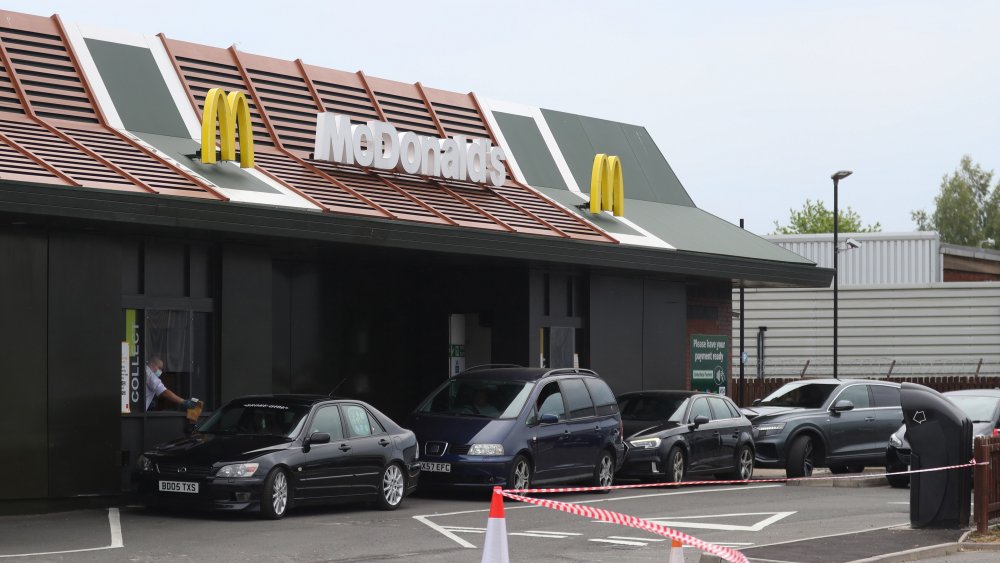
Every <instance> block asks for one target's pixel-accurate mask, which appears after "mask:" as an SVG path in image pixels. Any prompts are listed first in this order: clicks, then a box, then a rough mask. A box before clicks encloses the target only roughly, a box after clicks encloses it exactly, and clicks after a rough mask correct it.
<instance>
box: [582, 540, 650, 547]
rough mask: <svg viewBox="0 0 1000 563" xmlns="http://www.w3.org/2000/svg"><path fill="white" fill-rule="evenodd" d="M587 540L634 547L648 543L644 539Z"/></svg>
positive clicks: (644, 545)
mask: <svg viewBox="0 0 1000 563" xmlns="http://www.w3.org/2000/svg"><path fill="white" fill-rule="evenodd" d="M587 541H593V542H598V543H612V544H615V545H631V546H634V547H646V546H647V545H649V544H647V543H646V542H644V541H630V540H605V539H590V540H587Z"/></svg>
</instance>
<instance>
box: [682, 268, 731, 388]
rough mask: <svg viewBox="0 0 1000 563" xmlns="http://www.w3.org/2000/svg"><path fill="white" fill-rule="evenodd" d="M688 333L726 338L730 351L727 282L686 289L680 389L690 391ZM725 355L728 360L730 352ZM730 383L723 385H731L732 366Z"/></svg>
mask: <svg viewBox="0 0 1000 563" xmlns="http://www.w3.org/2000/svg"><path fill="white" fill-rule="evenodd" d="M692 334H717V335H720V336H728V337H730V338H729V346H730V348H732V346H733V342H732V334H733V294H732V288H731V286H730V285H729V284H728V283H719V284H703V285H696V286H695V285H692V286H688V288H687V340H686V343H685V345H684V350H685V351H686V357H685V359H684V388H685V389H690V388H691V335H692ZM726 354H727V356H729V357H730V358H731V357H732V350H726ZM728 371H729V374H728V375H729V378H730V383H728V384H727V385H726V388H727V390H731V389H732V388H733V386H732V366H730V367H729V369H728Z"/></svg>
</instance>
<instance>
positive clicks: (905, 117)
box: [4, 0, 1000, 234]
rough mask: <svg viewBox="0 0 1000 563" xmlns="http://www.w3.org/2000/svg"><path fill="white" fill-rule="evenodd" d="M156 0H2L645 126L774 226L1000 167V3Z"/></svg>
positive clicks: (907, 199)
mask: <svg viewBox="0 0 1000 563" xmlns="http://www.w3.org/2000/svg"><path fill="white" fill-rule="evenodd" d="M145 5H146V3H145V2H141V1H138V2H137V1H135V0H132V1H127V2H115V1H100V0H92V1H89V2H79V1H78V0H77V1H69V0H66V1H57V0H7V1H6V2H4V8H5V9H8V10H13V11H20V12H28V13H34V14H39V15H46V16H48V15H51V14H53V13H58V14H60V15H61V16H62V18H63V20H64V21H66V22H78V23H90V24H96V25H100V26H103V27H110V28H119V29H126V30H129V31H134V32H141V33H147V34H155V33H159V32H163V33H165V34H166V35H167V36H168V37H171V38H175V39H183V40H187V41H192V42H196V43H203V44H208V45H214V46H220V47H228V46H229V45H231V44H233V43H235V44H236V45H237V47H238V48H239V49H241V50H243V51H247V52H252V53H257V54H262V55H268V56H273V57H278V58H283V59H295V58H300V57H301V58H302V59H303V60H304V61H306V62H308V63H311V64H316V65H320V66H328V67H332V68H336V69H341V70H348V71H355V70H364V71H365V73H366V74H368V75H372V76H378V77H382V78H389V79H393V80H400V81H405V82H416V81H418V80H419V81H421V82H422V83H423V84H424V85H426V86H433V87H437V88H442V89H446V90H456V91H459V92H466V91H475V92H476V93H478V94H480V95H482V96H486V97H490V98H496V99H501V100H508V101H514V102H521V103H524V104H528V105H535V106H540V107H543V108H550V109H556V110H562V111H569V112H574V113H580V114H585V115H590V116H594V117H603V118H607V119H614V120H619V121H625V122H629V123H635V124H639V125H644V126H645V127H646V128H647V129H648V130H649V132H650V133H651V134H652V136H653V139H655V140H656V142H657V144H658V145H659V147H660V149H661V150H662V151H663V153H664V154H665V156H666V157H667V160H668V161H669V162H670V164H671V166H673V168H674V171H675V172H676V173H677V175H678V176H679V177H680V179H681V182H682V183H683V184H684V186H685V187H686V188H687V190H688V193H690V195H691V197H692V198H693V199H694V201H695V203H696V204H697V205H698V207H700V208H702V209H705V210H707V211H709V212H711V213H714V214H716V215H718V216H720V217H722V218H724V219H726V220H728V221H731V222H733V223H738V222H739V219H740V218H741V217H743V218H745V219H746V221H747V227H748V228H749V229H750V230H752V231H754V232H757V233H760V234H764V233H769V232H771V231H773V230H774V221H775V220H778V221H780V222H781V223H782V224H785V223H787V221H788V215H789V213H788V210H789V208H790V207H795V208H798V207H800V206H801V205H802V203H803V202H804V201H805V200H806V198H810V199H813V200H816V199H821V200H823V201H824V202H826V203H827V206H828V207H832V203H833V188H832V182H831V181H830V174H831V173H832V172H834V171H836V170H839V169H844V168H846V169H850V170H853V171H854V176H852V177H851V178H849V179H847V180H844V181H843V182H842V183H841V189H840V202H841V206H847V205H849V206H851V207H853V208H854V209H855V210H856V211H858V212H859V213H860V214H861V217H862V220H863V221H864V222H866V223H870V222H875V221H879V222H881V223H882V226H883V230H885V231H910V230H913V229H914V228H915V227H914V224H913V222H912V221H911V220H910V211H911V210H912V209H918V208H927V209H928V210H930V209H932V206H933V199H934V196H935V195H936V194H937V192H938V188H939V185H940V182H941V177H942V175H944V174H946V173H950V172H951V171H953V170H954V169H955V167H956V166H957V165H958V162H959V159H960V158H961V157H962V155H963V154H970V155H972V157H973V159H974V160H976V161H977V162H979V163H980V164H982V165H983V166H984V167H985V168H987V169H994V168H996V167H998V166H1000V73H998V72H997V66H996V65H997V61H1000V39H998V36H997V30H998V29H1000V2H990V1H981V2H973V1H947V2H945V1H937V2H918V1H912V0H910V1H899V2H889V1H884V2H870V1H845V0H840V1H837V2H829V3H819V2H798V1H787V2H779V1H773V2H764V1H760V2H743V1H740V2H717V1H713V2H683V3H682V2H660V3H655V4H654V3H652V2H649V3H629V2H584V1H572V2H570V1H565V2H563V1H559V2H556V1H540V0H534V1H530V2H502V1H494V2H472V1H462V2H435V1H426V2H417V1H406V2H396V1H389V0H382V1H379V2H369V1H366V0H356V1H351V2H335V1H330V0H328V1H325V2H311V1H304V0H298V1H295V2H289V1H285V2H281V1H275V0H271V1H268V2H258V1H254V0H243V1H240V2H205V1H204V0H201V1H198V2H190V1H183V0H166V1H158V2H150V3H148V6H149V7H148V8H146V7H144V6H145ZM625 173H626V190H627V189H628V188H627V185H628V179H627V178H628V176H627V174H628V171H627V170H626V171H625Z"/></svg>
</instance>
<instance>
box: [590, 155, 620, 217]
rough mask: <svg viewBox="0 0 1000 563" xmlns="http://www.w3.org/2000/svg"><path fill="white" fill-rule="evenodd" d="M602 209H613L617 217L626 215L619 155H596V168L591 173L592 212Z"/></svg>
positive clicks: (598, 211)
mask: <svg viewBox="0 0 1000 563" xmlns="http://www.w3.org/2000/svg"><path fill="white" fill-rule="evenodd" d="M601 211H611V212H612V213H614V215H615V217H621V216H623V215H625V185H624V182H623V181H622V161H621V160H620V159H619V158H618V157H617V156H608V155H606V154H598V155H596V156H594V168H593V170H592V172H591V174H590V212H591V213H600V212H601Z"/></svg>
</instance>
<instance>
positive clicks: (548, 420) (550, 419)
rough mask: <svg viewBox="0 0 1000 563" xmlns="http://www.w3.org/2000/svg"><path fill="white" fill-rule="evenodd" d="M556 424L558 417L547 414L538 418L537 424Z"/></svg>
mask: <svg viewBox="0 0 1000 563" xmlns="http://www.w3.org/2000/svg"><path fill="white" fill-rule="evenodd" d="M556 422H559V417H558V416H556V415H554V414H552V413H549V412H547V413H545V414H543V415H542V416H539V417H538V423H539V424H555V423H556Z"/></svg>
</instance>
